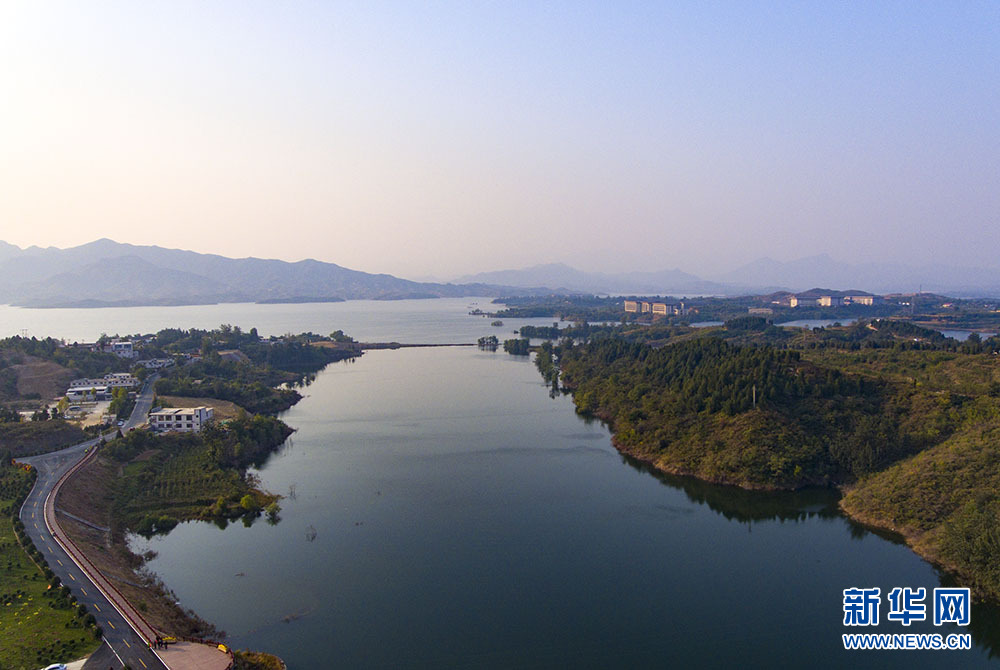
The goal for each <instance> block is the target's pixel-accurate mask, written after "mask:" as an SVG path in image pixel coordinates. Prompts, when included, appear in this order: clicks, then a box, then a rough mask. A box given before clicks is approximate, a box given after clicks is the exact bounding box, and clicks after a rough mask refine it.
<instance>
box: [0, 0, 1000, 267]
mask: <svg viewBox="0 0 1000 670" xmlns="http://www.w3.org/2000/svg"><path fill="white" fill-rule="evenodd" d="M0 59H2V62H3V63H4V67H3V68H0V99H3V101H4V102H3V104H2V105H0V184H2V187H0V239H5V240H7V241H10V242H13V243H16V244H19V245H22V246H25V245H29V244H39V245H56V246H69V245H73V244H78V243H82V242H86V241H89V240H92V239H95V238H97V237H103V236H107V237H111V238H113V239H117V240H119V241H126V242H133V243H140V244H152V243H155V244H161V245H163V246H170V247H181V248H190V249H194V250H197V251H206V252H216V253H224V254H226V255H236V256H244V255H255V256H265V257H278V258H285V259H289V260H297V259H300V258H305V257H315V258H319V259H321V260H327V261H332V262H336V263H340V264H342V265H346V266H348V267H354V268H357V269H362V270H368V271H382V272H392V273H394V274H399V275H402V276H422V275H431V274H433V275H437V276H444V277H447V276H453V275H457V274H462V273H466V272H473V271H477V270H490V269H501V268H507V267H520V266H524V265H528V264H533V263H540V262H549V261H562V262H567V263H570V264H573V265H576V266H579V267H582V268H584V269H592V270H621V269H625V268H638V269H647V270H653V269H662V268H667V267H675V266H680V267H681V268H683V269H685V270H688V271H690V272H695V273H698V274H711V273H712V272H714V271H718V270H725V269H731V268H732V267H734V266H736V265H738V264H740V263H743V262H747V261H751V260H753V259H755V258H757V257H760V256H764V255H768V256H772V257H774V258H778V259H792V258H797V257H802V256H808V255H812V254H816V253H822V252H828V253H830V254H831V255H832V256H834V257H835V258H838V259H841V260H864V261H877V260H886V261H894V262H912V263H929V262H942V263H950V264H957V265H980V266H990V267H998V266H1000V261H998V260H997V259H996V250H997V249H998V248H1000V216H998V214H1000V158H998V157H1000V3H996V2H982V3H973V2H937V3H930V2H785V3H768V2H683V3H680V2H678V3H668V2H651V3H627V2H606V3H586V2H565V3H555V2H552V3H541V2H539V3H520V2H454V3H435V2H399V3H383V2H352V3H333V2H244V1H240V2H201V1H198V2H178V1H170V2H140V3H136V2H86V3H81V2H65V3H56V2H40V1H37V0H32V1H29V2H16V1H15V2H7V3H5V4H0Z"/></svg>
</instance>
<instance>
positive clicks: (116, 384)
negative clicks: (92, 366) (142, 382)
mask: <svg viewBox="0 0 1000 670" xmlns="http://www.w3.org/2000/svg"><path fill="white" fill-rule="evenodd" d="M85 386H107V387H109V388H127V389H132V388H136V387H137V386H139V380H138V379H136V378H135V377H133V376H132V375H131V374H129V373H128V372H112V373H111V374H109V375H104V376H103V377H101V378H100V379H88V378H86V377H84V378H83V379H74V380H73V381H71V382H70V383H69V387H70V389H75V388H83V387H85Z"/></svg>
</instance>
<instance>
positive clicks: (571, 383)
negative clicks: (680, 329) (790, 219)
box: [539, 337, 946, 488]
mask: <svg viewBox="0 0 1000 670" xmlns="http://www.w3.org/2000/svg"><path fill="white" fill-rule="evenodd" d="M553 355H557V356H558V360H559V366H560V368H561V370H562V380H563V383H564V385H565V386H567V387H568V388H570V389H572V390H573V392H574V399H575V402H576V404H577V408H578V410H579V411H581V412H584V413H590V414H594V415H597V416H599V417H601V418H603V419H605V420H608V421H610V422H611V423H612V424H613V428H614V431H615V440H616V443H617V444H618V445H619V446H620V447H622V448H623V449H624V450H626V451H628V452H630V453H633V454H635V455H637V456H640V457H643V458H646V459H647V460H652V461H654V462H656V463H657V464H658V465H660V466H661V467H663V468H664V469H666V470H672V471H676V472H685V473H690V474H695V475H698V476H701V477H703V478H705V479H709V480H713V481H723V482H728V483H736V484H741V485H744V486H749V487H764V488H774V487H777V488H794V487H797V486H802V485H805V484H810V483H833V482H838V481H846V480H849V479H851V478H853V477H856V476H859V475H862V474H864V473H867V472H873V471H876V470H878V469H880V468H883V467H885V466H886V465H888V464H889V463H891V462H893V461H895V460H898V459H899V458H901V457H902V456H904V455H906V454H908V453H912V452H913V451H915V450H918V449H920V448H922V447H923V446H925V445H926V444H927V441H928V439H930V438H928V437H927V435H926V434H925V432H922V431H924V429H925V428H926V426H925V425H916V424H913V425H911V424H912V422H911V421H908V420H907V412H908V411H909V410H910V408H911V404H910V400H911V399H910V397H909V395H908V394H907V392H906V391H905V390H901V389H897V388H895V387H890V386H889V385H887V384H885V383H883V382H878V381H875V380H871V379H866V378H864V377H862V376H859V375H848V374H844V373H842V372H840V371H838V370H834V369H830V368H823V367H820V366H817V365H814V364H812V363H809V362H807V361H805V360H803V359H802V357H801V355H800V353H799V352H798V351H794V350H788V349H778V348H775V347H771V346H736V345H732V344H729V343H727V342H725V341H723V340H720V339H717V338H712V337H700V338H697V339H693V340H686V341H682V342H678V343H676V344H673V345H670V346H664V347H660V348H653V347H650V346H648V345H645V344H642V343H638V342H629V341H626V340H624V339H621V338H603V339H596V340H593V341H591V342H588V343H586V344H583V345H578V346H569V345H568V343H564V344H563V345H560V346H559V347H557V348H556V349H554V350H553ZM547 356H548V354H544V353H542V352H540V353H539V359H540V363H539V368H540V369H541V370H542V372H543V374H544V375H545V376H546V379H551V375H552V372H551V371H550V370H549V365H550V363H549V361H548V360H547ZM755 399H756V402H755ZM934 411H935V410H929V411H928V416H930V415H932V414H933V413H934ZM940 411H942V412H944V411H946V409H945V408H942V409H940Z"/></svg>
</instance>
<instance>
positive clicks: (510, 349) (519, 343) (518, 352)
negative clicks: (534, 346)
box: [503, 338, 531, 356]
mask: <svg viewBox="0 0 1000 670" xmlns="http://www.w3.org/2000/svg"><path fill="white" fill-rule="evenodd" d="M503 350H504V351H506V352H507V353H508V354H513V355H515V356H527V355H528V354H529V353H530V352H531V343H530V342H529V341H528V340H526V339H523V338H522V339H519V340H504V341H503Z"/></svg>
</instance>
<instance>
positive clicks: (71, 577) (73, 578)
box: [69, 572, 76, 582]
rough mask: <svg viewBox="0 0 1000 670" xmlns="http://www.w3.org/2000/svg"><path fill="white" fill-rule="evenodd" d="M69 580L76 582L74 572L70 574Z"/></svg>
mask: <svg viewBox="0 0 1000 670" xmlns="http://www.w3.org/2000/svg"><path fill="white" fill-rule="evenodd" d="M69 578H70V579H72V580H73V581H74V582H75V581H76V577H74V576H73V573H72V572H71V573H69Z"/></svg>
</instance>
